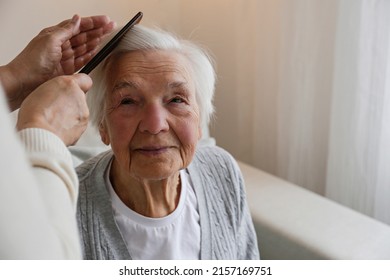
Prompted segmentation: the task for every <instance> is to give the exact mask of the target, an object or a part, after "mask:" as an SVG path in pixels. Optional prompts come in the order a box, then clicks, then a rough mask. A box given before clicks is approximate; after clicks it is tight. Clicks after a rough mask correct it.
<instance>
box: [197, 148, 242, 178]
mask: <svg viewBox="0 0 390 280" xmlns="http://www.w3.org/2000/svg"><path fill="white" fill-rule="evenodd" d="M193 163H194V164H195V165H197V166H198V167H199V166H204V167H206V168H211V169H217V170H218V171H219V172H220V171H225V172H232V171H238V170H239V167H238V164H237V162H236V160H235V159H234V158H233V156H232V155H231V154H230V153H229V152H228V151H226V150H224V149H223V148H221V147H218V146H207V147H199V148H198V149H197V151H196V153H195V157H194V160H193Z"/></svg>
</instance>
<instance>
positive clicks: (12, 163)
mask: <svg viewBox="0 0 390 280" xmlns="http://www.w3.org/2000/svg"><path fill="white" fill-rule="evenodd" d="M18 134H19V137H18V135H17V133H16V132H15V129H14V127H12V122H11V119H10V116H9V113H8V109H7V106H6V102H5V99H4V96H3V92H2V91H1V88H0V135H1V137H0V172H1V174H0V224H1V230H0V248H1V249H0V259H78V258H80V257H81V253H80V252H81V250H80V244H79V238H78V234H77V227H76V221H75V204H76V199H77V195H78V180H77V176H76V173H75V171H74V169H73V165H72V158H71V155H70V153H69V151H68V149H67V148H66V146H65V145H64V143H63V142H62V141H61V140H60V139H59V138H58V137H57V136H56V135H54V134H53V133H51V132H49V131H46V130H43V129H25V130H22V131H20V132H19V133H18Z"/></svg>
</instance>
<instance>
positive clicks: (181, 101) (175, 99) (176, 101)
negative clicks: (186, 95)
mask: <svg viewBox="0 0 390 280" xmlns="http://www.w3.org/2000/svg"><path fill="white" fill-rule="evenodd" d="M171 102H172V103H183V102H184V99H183V98H181V97H175V98H172V99H171Z"/></svg>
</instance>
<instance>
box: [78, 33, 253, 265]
mask: <svg viewBox="0 0 390 280" xmlns="http://www.w3.org/2000/svg"><path fill="white" fill-rule="evenodd" d="M94 74H95V75H94V77H93V79H94V87H93V89H92V90H91V91H90V92H89V93H88V99H89V100H88V102H89V105H90V110H91V119H92V121H93V123H94V124H95V125H96V126H97V127H98V129H99V132H100V135H101V139H102V141H103V142H104V143H105V144H106V145H110V146H111V150H109V151H107V152H104V153H102V154H100V155H98V156H96V157H95V158H92V159H91V160H88V161H87V162H85V163H84V164H83V165H81V166H80V167H79V168H78V175H79V180H80V196H79V201H78V223H79V229H80V232H81V238H82V245H83V251H84V257H85V258H86V259H258V258H259V251H258V247H257V239H256V234H255V231H254V227H253V223H252V220H251V217H250V213H249V210H248V206H247V202H246V198H245V192H244V183H243V179H242V176H241V173H240V170H239V168H238V166H237V164H236V162H235V161H234V159H233V158H232V156H230V155H229V154H228V153H227V152H226V151H224V150H222V149H221V148H218V147H215V146H213V147H203V146H202V147H201V146H200V145H198V142H199V140H200V139H201V136H202V131H201V127H202V124H207V123H208V121H209V119H210V116H211V114H212V112H213V106H212V98H213V93H214V83H215V73H214V70H213V66H212V64H211V62H210V59H209V58H208V56H207V55H206V54H205V52H204V51H202V50H201V49H200V48H198V47H196V46H195V45H193V44H191V43H190V42H188V41H184V40H179V39H177V38H175V37H174V36H172V35H170V34H168V33H165V32H163V31H160V30H154V29H149V28H145V27H142V26H136V27H135V28H134V29H132V30H131V31H130V32H128V33H127V35H126V36H125V37H124V39H122V41H121V43H120V44H119V46H118V47H117V48H116V49H115V51H114V52H113V53H112V54H111V55H110V56H109V57H108V58H107V59H106V60H105V61H104V63H102V65H101V66H99V68H97V69H96V70H95V73H94Z"/></svg>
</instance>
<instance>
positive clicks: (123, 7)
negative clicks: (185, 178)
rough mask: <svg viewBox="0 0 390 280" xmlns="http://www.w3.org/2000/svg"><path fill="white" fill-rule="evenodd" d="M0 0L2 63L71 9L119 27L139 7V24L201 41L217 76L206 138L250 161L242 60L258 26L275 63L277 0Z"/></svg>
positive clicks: (249, 74)
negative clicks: (213, 109) (104, 18)
mask: <svg viewBox="0 0 390 280" xmlns="http://www.w3.org/2000/svg"><path fill="white" fill-rule="evenodd" d="M0 1H1V2H0V15H1V17H0V34H2V40H1V41H2V43H1V44H0V63H1V64H4V63H6V62H8V61H9V60H11V59H12V58H13V57H14V56H15V55H16V54H17V53H18V52H19V51H20V50H21V49H22V48H23V47H24V46H25V45H26V44H27V43H28V41H29V40H30V39H31V38H32V37H33V36H35V35H36V34H37V33H38V32H39V31H40V30H41V29H42V28H44V27H46V26H51V25H54V24H56V23H58V22H60V21H62V20H63V19H66V18H70V17H71V16H72V15H73V14H75V13H78V14H80V15H81V16H86V15H95V14H107V15H108V16H110V17H111V18H112V19H113V20H115V21H116V22H117V23H118V25H122V24H124V23H126V22H127V21H128V20H129V18H130V17H132V16H133V14H135V13H136V12H138V11H143V12H144V18H143V21H142V24H145V25H157V26H160V27H162V28H164V29H168V30H170V31H173V32H176V33H178V34H179V35H181V36H182V37H184V38H190V39H192V40H195V41H197V42H198V43H200V44H202V45H203V46H205V47H206V48H208V49H209V50H210V51H211V53H212V54H213V55H214V58H215V61H216V66H217V74H218V84H217V91H216V97H215V105H216V112H217V114H216V118H215V120H214V122H213V125H212V129H211V136H213V137H214V138H216V140H217V143H218V144H219V145H220V146H222V147H224V148H226V149H227V150H229V151H230V152H231V153H232V154H233V155H235V156H236V157H237V158H239V159H241V160H244V161H246V162H249V163H251V150H250V149H251V147H252V144H250V142H251V141H252V140H251V138H250V137H248V136H250V135H249V134H250V133H251V131H252V129H251V128H250V126H249V125H248V126H247V125H242V123H244V124H247V123H249V121H250V118H251V116H252V115H253V110H255V108H251V109H248V110H239V108H240V106H246V105H245V104H244V103H243V102H245V98H246V97H245V96H246V95H248V94H253V90H254V86H255V85H254V81H255V80H256V77H254V74H253V73H254V71H252V70H253V69H248V68H247V67H246V62H248V61H250V60H252V59H254V57H253V53H254V52H253V48H254V47H256V44H255V42H254V41H253V40H252V35H251V34H252V32H254V31H256V30H262V31H263V32H265V33H264V34H265V41H266V42H270V43H269V44H267V45H266V48H269V49H267V50H266V51H267V52H266V54H265V56H264V58H266V59H268V61H267V62H266V63H267V65H269V66H270V67H272V65H274V59H273V58H272V57H268V56H267V55H268V54H269V53H271V54H272V46H273V45H272V39H273V34H274V33H273V30H274V27H273V26H272V24H275V23H276V22H277V20H276V19H274V18H273V16H274V15H275V13H276V12H275V10H276V8H277V7H278V5H279V4H278V3H279V2H280V0H262V1H257V0H245V2H243V0H212V1H209V0H147V1H145V0H131V1H130V0H111V1H107V0H78V1H75V0H68V1H65V0H61V1H53V0H34V1H30V0H0ZM243 3H245V5H243ZM253 19H255V21H253ZM253 22H255V23H256V24H253ZM257 23H258V24H257ZM270 25H271V26H270ZM257 59H258V58H257ZM270 70H272V68H270ZM271 84H272V83H271ZM270 90H272V88H270ZM237 92H239V93H240V95H239V96H238V95H237V94H235V93H237ZM265 107H266V106H265ZM240 111H241V112H243V111H244V112H246V113H245V114H242V113H239V112H240ZM245 147H247V148H245Z"/></svg>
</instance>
